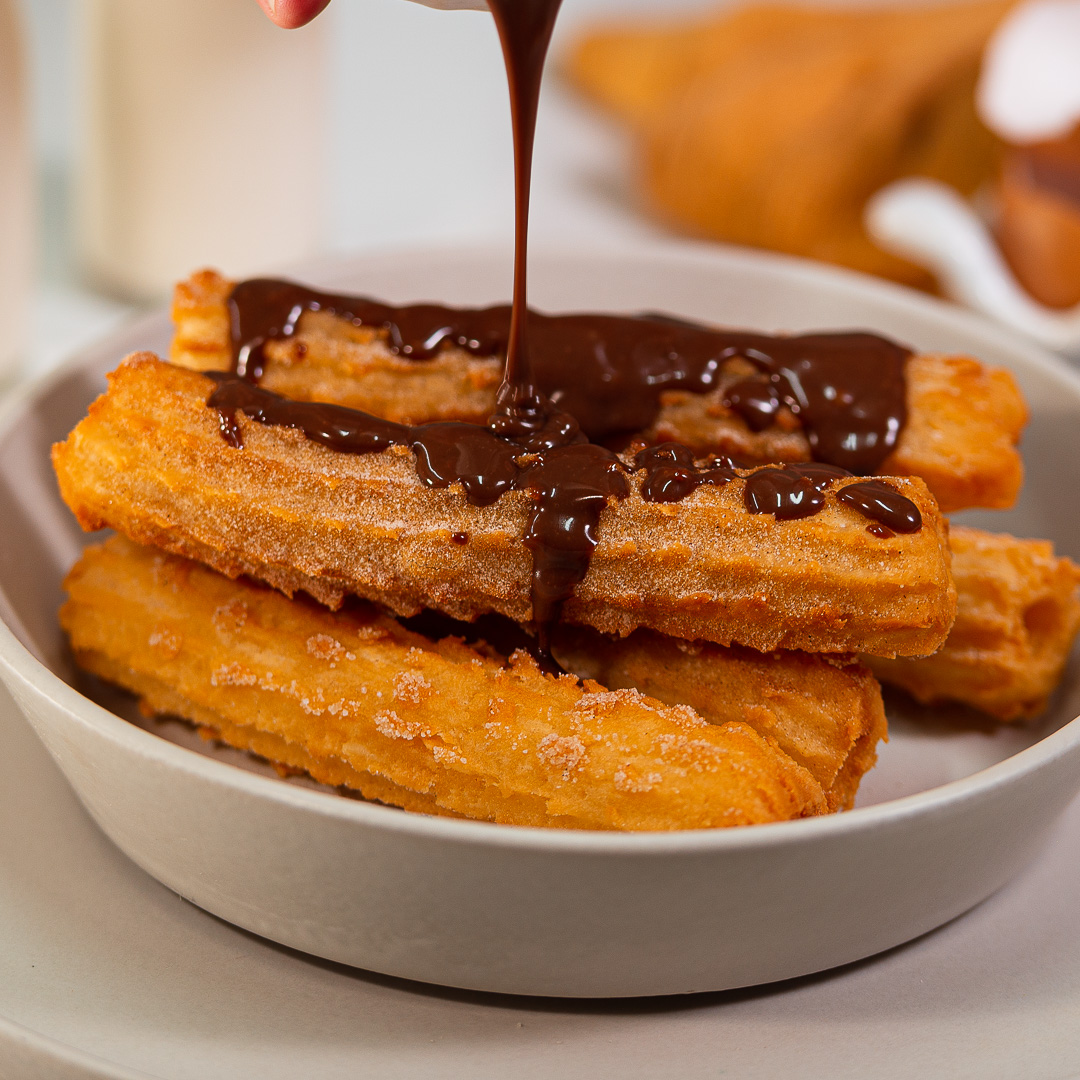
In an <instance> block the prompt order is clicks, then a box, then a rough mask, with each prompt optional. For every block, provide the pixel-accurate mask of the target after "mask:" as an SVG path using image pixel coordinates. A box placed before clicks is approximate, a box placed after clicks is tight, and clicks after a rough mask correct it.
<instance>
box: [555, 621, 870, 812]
mask: <svg viewBox="0 0 1080 1080" xmlns="http://www.w3.org/2000/svg"><path fill="white" fill-rule="evenodd" d="M552 651H553V652H554V654H555V657H556V659H557V660H558V661H559V663H560V664H562V666H563V667H564V668H566V670H567V671H572V672H574V674H576V675H580V676H583V677H586V678H590V679H595V680H596V681H597V682H601V683H603V684H604V685H605V686H608V687H610V688H611V689H613V690H615V689H620V688H623V687H630V688H633V689H635V690H640V691H641V692H642V693H644V694H648V695H649V696H650V697H654V698H656V699H657V700H659V701H664V702H667V703H668V704H685V705H688V706H690V708H692V709H694V710H695V711H696V712H698V713H699V714H700V715H701V716H703V717H704V718H705V719H706V720H708V721H709V722H710V723H713V724H722V723H726V722H728V721H731V720H743V721H745V722H746V723H749V724H750V725H751V726H752V727H753V728H754V730H755V731H757V732H758V733H759V734H761V735H764V736H766V737H771V738H773V739H775V740H776V743H777V745H778V746H779V747H780V749H781V750H783V751H784V753H786V754H787V755H788V756H789V757H791V758H792V759H793V760H794V761H796V762H798V763H799V764H800V765H802V766H803V767H804V768H806V769H807V770H809V772H810V773H811V775H813V777H814V778H815V779H816V780H817V781H818V782H819V783H820V784H821V786H822V788H823V789H824V791H825V798H826V802H827V803H828V806H829V809H830V810H838V809H843V810H847V809H850V808H851V806H852V804H853V803H854V801H855V793H856V791H857V790H858V787H859V781H860V780H861V779H862V777H863V775H864V774H865V773H866V771H867V770H868V769H869V768H871V767H872V766H873V764H874V762H875V761H876V760H877V744H878V742H879V741H880V740H881V739H883V738H885V737H886V734H885V733H886V722H885V709H884V706H883V705H882V702H881V688H880V687H879V686H878V684H877V680H876V679H875V678H874V677H873V675H871V674H870V672H869V671H867V669H866V668H865V667H864V666H863V665H862V664H860V663H859V662H858V661H856V660H855V659H854V658H852V657H843V656H840V657H833V656H821V655H815V654H812V653H799V652H775V653H759V652H755V651H754V650H753V649H744V648H740V647H738V646H732V647H730V648H724V647H723V646H720V645H712V644H709V643H707V642H700V641H698V642H688V641H679V640H677V639H675V638H670V637H665V636H664V635H662V634H654V633H651V632H650V631H647V630H638V631H636V632H635V633H633V634H631V635H630V636H629V637H627V638H624V639H622V640H621V641H619V640H613V639H611V638H605V637H603V636H602V635H600V634H597V633H595V632H593V631H590V630H585V629H582V628H579V627H562V628H560V630H559V632H558V633H557V634H556V637H555V640H554V642H553V645H552Z"/></svg>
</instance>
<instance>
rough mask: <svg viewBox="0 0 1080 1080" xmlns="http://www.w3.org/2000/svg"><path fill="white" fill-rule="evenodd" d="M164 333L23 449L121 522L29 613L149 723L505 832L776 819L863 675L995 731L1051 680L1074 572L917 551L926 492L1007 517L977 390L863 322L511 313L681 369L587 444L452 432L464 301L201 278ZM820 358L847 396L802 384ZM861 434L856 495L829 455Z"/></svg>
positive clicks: (483, 430) (837, 752) (494, 359)
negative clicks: (846, 359)
mask: <svg viewBox="0 0 1080 1080" xmlns="http://www.w3.org/2000/svg"><path fill="white" fill-rule="evenodd" d="M298 298H299V299H298ZM358 313H362V314H358ZM174 316H175V320H176V336H175V340H174V344H173V352H172V363H166V362H164V361H162V360H159V359H157V358H156V357H153V356H151V355H150V354H136V355H135V356H133V357H130V358H128V359H127V360H126V361H125V362H124V363H122V364H121V365H120V367H119V368H118V369H117V370H116V371H115V372H113V373H112V375H111V376H110V379H109V389H108V390H107V392H106V393H105V394H103V395H102V396H101V397H100V398H99V399H98V400H97V401H96V402H94V403H93V405H91V407H90V410H89V414H88V416H87V417H86V418H85V419H84V420H83V421H82V422H81V423H80V424H79V425H78V426H77V427H76V428H75V429H74V431H73V432H72V433H71V435H70V436H69V438H68V439H67V440H66V441H65V442H64V443H60V444H58V445H57V446H56V447H55V448H54V455H53V460H54V464H55V468H56V472H57V477H58V479H59V483H60V490H61V493H62V495H63V497H64V500H65V501H66V503H67V504H68V506H69V507H70V508H71V509H72V511H73V512H74V513H75V515H76V517H77V518H78V520H79V522H80V523H81V524H82V526H83V527H84V528H85V529H87V530H94V529H99V528H103V527H108V528H111V529H114V530H115V531H116V532H117V533H119V534H120V535H119V536H115V537H113V538H112V539H109V540H107V541H106V542H105V543H103V544H100V545H98V546H95V547H92V548H90V549H88V550H87V551H86V553H85V554H84V555H83V557H82V559H80V561H79V562H78V563H77V564H76V566H75V567H74V569H73V570H72V571H71V573H70V574H69V576H68V579H67V582H66V588H67V593H68V600H67V603H66V604H65V605H64V607H63V609H62V611H61V623H62V625H63V627H64V629H65V631H66V632H67V634H68V636H69V639H70V642H71V646H72V649H73V652H74V655H75V657H76V660H77V662H78V663H79V664H80V666H81V667H83V668H84V669H85V670H87V671H89V672H91V673H93V674H95V675H97V676H100V677H101V678H104V679H106V680H108V681H110V682H113V683H115V684H117V685H119V686H122V687H124V688H126V689H128V690H130V691H132V692H133V693H134V694H136V695H137V696H138V697H139V699H140V702H141V704H142V707H143V708H144V710H145V711H147V712H148V713H150V714H169V715H174V716H179V717H182V718H184V719H186V720H188V721H189V722H191V723H193V724H195V725H196V726H197V727H198V728H199V730H200V731H202V732H203V733H204V734H205V735H206V736H207V737H208V738H212V739H218V740H221V741H223V742H225V743H228V744H230V745H232V746H234V747H239V748H241V749H245V750H248V751H250V752H252V753H253V754H256V755H258V756H260V757H262V758H265V759H267V760H269V761H271V762H273V763H275V764H276V765H277V766H278V768H279V769H280V770H281V771H282V772H283V773H289V772H296V771H301V772H305V773H307V774H309V775H310V776H312V777H313V778H315V779H316V780H318V781H320V782H322V783H325V784H328V785H332V786H338V787H343V788H348V789H351V790H352V791H355V792H358V793H359V794H360V795H362V796H364V797H365V798H369V799H373V800H377V801H380V802H383V803H386V804H389V805H392V806H398V807H402V808H404V809H406V810H410V811H416V812H422V813H429V814H443V815H450V816H463V817H468V818H473V819H478V820H484V821H493V822H501V823H508V824H518V825H533V826H557V827H567V828H586V829H632V830H668V829H686V828H713V827H720V826H729V825H743V824H755V823H763V822H774V821H782V820H790V819H793V818H799V817H806V816H811V815H816V814H822V813H829V812H833V811H837V810H842V809H846V808H849V807H850V806H851V805H852V804H853V801H854V798H855V794H856V792H857V790H858V786H859V782H860V780H861V778H862V776H863V775H864V773H865V772H866V771H867V769H869V768H870V767H871V766H872V765H873V764H874V761H875V760H876V746H877V744H878V742H879V741H880V739H882V738H883V737H884V736H885V728H886V725H885V714H884V710H883V706H882V699H881V690H880V686H879V685H878V682H877V678H875V675H876V676H877V677H878V678H881V679H883V680H888V681H892V682H895V683H897V684H899V685H901V686H904V687H905V688H907V689H908V690H910V691H911V692H912V693H913V694H914V695H915V696H916V697H918V698H920V699H921V700H927V701H936V700H939V699H943V698H951V699H954V700H959V701H961V702H964V703H967V704H970V705H973V706H975V707H978V708H982V709H985V710H987V711H989V712H991V713H992V714H994V715H996V716H999V717H1000V718H1002V719H1015V718H1019V717H1026V716H1030V715H1031V714H1032V713H1033V712H1035V711H1037V710H1038V709H1039V708H1040V707H1041V706H1042V704H1043V703H1044V702H1045V699H1046V697H1047V695H1048V694H1049V693H1050V692H1051V691H1052V689H1053V687H1054V685H1055V684H1056V681H1057V680H1058V679H1059V678H1060V673H1061V670H1062V666H1063V664H1064V662H1065V658H1066V656H1067V653H1068V651H1069V648H1070V646H1071V642H1072V638H1073V635H1074V634H1075V632H1076V630H1077V627H1078V624H1080V599H1078V597H1077V588H1078V585H1080V570H1078V568H1077V567H1076V566H1075V565H1074V564H1072V563H1071V562H1069V561H1068V560H1067V559H1061V558H1056V557H1055V556H1054V554H1053V552H1052V551H1051V550H1050V547H1049V545H1048V544H1044V543H1040V542H1036V541H1022V540H1014V539H1012V538H1011V537H1004V536H997V537H991V536H988V535H987V534H984V533H980V532H977V531H975V530H953V533H952V540H951V541H950V532H949V528H948V522H947V520H946V519H945V518H944V517H943V516H942V513H941V510H940V509H939V505H938V504H942V505H943V506H944V507H945V508H947V509H949V510H954V509H960V508H963V507H965V506H977V505H981V506H1007V505H1009V504H1011V502H1012V501H1013V500H1014V499H1015V497H1016V494H1017V491H1018V489H1019V486H1020V483H1021V479H1022V472H1021V466H1020V459H1019V455H1018V454H1017V451H1016V443H1017V440H1018V438H1019V435H1020V430H1021V428H1022V425H1023V423H1024V420H1025V409H1024V405H1023V402H1022V399H1021V398H1020V395H1019V392H1018V390H1017V389H1016V387H1015V385H1014V383H1013V382H1012V379H1011V378H1010V376H1009V375H1008V374H1007V373H1005V372H1001V371H992V370H988V369H986V368H985V367H983V366H982V365H981V364H979V363H978V362H976V361H974V360H971V359H969V358H964V357H946V356H918V355H909V354H908V353H907V352H906V351H905V350H903V349H901V348H900V347H899V346H894V345H892V344H891V343H887V342H884V341H882V340H880V339H875V340H874V341H867V340H864V339H866V338H868V337H869V336H868V335H862V336H858V335H856V336H853V337H852V338H851V339H850V340H849V339H842V340H841V339H838V340H836V341H834V340H832V339H829V340H825V339H824V338H822V339H820V340H819V339H811V338H805V339H795V338H792V339H775V342H774V343H773V345H770V344H769V342H768V341H767V340H766V339H764V338H763V337H756V338H753V340H752V341H751V340H750V338H749V337H748V336H746V335H743V336H742V337H740V336H739V335H734V336H732V334H728V335H727V336H726V337H724V336H723V335H722V333H721V332H720V331H712V330H711V329H710V328H706V327H701V326H696V325H693V324H687V323H682V322H679V321H678V320H671V319H667V318H666V317H660V316H655V317H648V318H642V319H640V320H635V319H631V318H626V319H618V318H613V317H593V316H567V317H548V316H535V317H534V318H535V319H536V320H537V321H538V324H539V321H540V320H546V321H545V322H544V323H543V326H542V329H541V331H540V334H541V337H542V336H543V334H548V341H549V342H550V343H552V344H551V349H552V355H554V354H555V353H557V352H559V350H562V352H563V353H565V356H566V357H569V360H568V361H567V363H566V365H565V366H566V368H567V369H570V368H573V369H575V370H577V369H582V370H581V378H582V379H583V380H584V381H585V382H586V383H588V379H589V372H588V371H587V370H583V369H584V368H587V367H588V363H585V362H584V361H582V359H581V358H582V357H586V359H588V357H591V356H594V355H599V353H600V352H602V353H603V357H604V362H605V363H613V364H615V365H616V367H618V364H619V356H620V355H621V354H620V352H619V350H620V349H624V350H625V349H631V350H633V348H634V342H635V341H636V340H637V341H639V343H640V341H644V340H646V339H648V340H651V341H654V342H658V343H659V344H657V345H656V349H657V353H656V355H654V356H652V357H651V359H649V360H648V362H647V363H643V364H642V365H641V371H642V372H645V373H646V375H647V378H648V379H651V380H652V383H649V384H648V385H650V386H651V385H653V384H655V383H656V382H657V381H658V380H659V382H660V383H661V384H663V378H662V377H661V376H659V375H658V374H657V372H658V370H659V369H658V368H657V366H656V363H654V362H653V361H656V358H657V356H659V355H660V353H661V352H662V353H663V355H664V356H666V357H668V358H669V359H670V358H674V359H672V360H671V362H672V364H673V366H675V367H678V370H679V371H680V372H682V371H684V369H685V368H686V367H687V365H686V364H685V363H682V360H685V359H686V357H688V356H689V357H691V358H694V357H697V358H698V359H701V360H702V367H701V370H702V371H705V372H707V375H708V377H707V378H701V379H699V380H698V382H697V383H696V384H694V385H693V386H688V385H687V383H686V380H685V379H683V382H682V383H681V384H677V383H672V382H669V383H667V384H664V385H663V386H661V389H660V390H657V391H656V392H655V394H653V396H652V397H647V396H646V395H644V391H643V390H642V387H644V386H645V385H646V381H647V380H646V375H642V376H641V377H640V378H639V380H638V385H637V393H638V396H637V398H634V391H633V387H630V388H629V389H627V390H626V396H627V400H630V401H632V402H636V406H635V409H630V410H628V411H625V413H624V414H620V415H622V419H621V420H619V422H618V423H619V424H621V425H622V426H621V427H619V429H618V430H615V427H617V426H618V425H616V422H615V421H614V420H612V419H611V415H612V414H610V413H609V412H607V411H603V412H602V414H599V413H598V414H597V416H592V415H590V414H589V412H588V410H587V409H586V408H584V407H583V408H582V412H581V415H582V417H583V421H582V427H583V428H585V429H586V434H588V435H589V436H590V437H591V438H592V440H593V441H586V439H585V436H584V435H577V434H574V432H573V431H572V432H571V436H570V437H569V444H568V445H563V446H561V448H560V449H558V450H552V449H550V447H549V446H548V445H547V444H546V443H543V442H536V441H534V442H532V443H529V444H528V445H525V444H524V443H523V444H521V445H518V444H516V443H511V444H510V449H507V444H506V443H504V442H498V439H502V438H504V436H502V435H498V436H496V435H494V434H492V431H493V430H494V428H493V427H492V426H490V425H488V426H485V424H484V419H485V417H487V416H488V415H489V414H491V413H492V411H493V408H494V404H495V391H496V387H497V385H498V372H499V364H500V362H499V359H498V354H499V352H500V349H501V347H502V344H501V343H500V342H499V340H498V334H497V333H495V334H494V336H492V335H490V334H488V331H489V330H490V328H491V327H496V328H498V327H499V326H501V325H502V320H503V313H502V312H501V311H499V310H497V309H491V310H485V311H455V310H454V309H442V308H435V307H432V306H427V307H424V308H409V309H404V308H402V309H390V308H387V307H386V306H385V305H376V304H375V303H374V302H373V301H365V300H361V299H359V298H347V297H330V296H327V295H325V294H315V293H312V292H311V291H310V290H303V289H300V288H299V287H296V286H291V285H289V284H287V283H274V282H262V283H260V282H254V283H244V284H242V285H240V286H234V285H233V284H232V283H231V282H228V281H226V280H224V279H223V278H221V277H219V276H218V275H216V274H212V273H209V272H206V273H203V274H199V275H195V276H194V277H193V278H192V279H191V280H189V281H188V282H185V283H183V284H181V285H180V286H179V287H178V289H177V294H176V303H175V307H174ZM444 323H445V326H444ZM433 326H434V327H437V328H439V335H441V337H440V338H439V339H438V340H436V338H435V337H433V335H432V327H433ZM455 328H456V329H455ZM598 335H599V336H600V337H602V338H603V343H604V349H603V350H599V351H598V350H597V349H596V348H595V343H596V340H597V337H598ZM635 335H639V337H638V338H635ZM650 335H651V336H650ZM627 343H629V344H627ZM774 346H775V347H774ZM848 348H850V349H853V350H855V352H854V353H852V355H853V356H854V355H856V353H857V358H865V356H866V355H869V354H867V353H866V350H867V349H871V350H877V352H875V353H874V355H875V356H877V357H879V358H881V359H882V361H883V362H885V361H887V362H888V364H891V365H892V367H891V368H890V370H892V371H894V373H895V374H896V376H897V379H898V380H899V381H898V382H897V380H896V379H894V384H895V385H894V386H893V398H892V399H890V400H891V404H890V405H889V408H888V409H886V408H885V407H884V405H883V404H882V401H879V400H877V398H875V397H873V394H874V391H873V389H872V387H871V388H870V389H867V388H866V387H862V384H861V383H859V382H858V380H857V379H856V380H855V381H850V382H849V383H848V384H844V383H843V379H844V378H845V377H847V376H845V375H844V370H846V369H844V370H842V366H841V367H835V366H834V367H830V366H829V365H830V364H832V363H833V361H834V359H835V356H834V352H835V351H836V350H839V351H840V352H841V353H842V352H843V350H844V349H848ZM710 349H711V350H712V351H710ZM582 350H584V351H582ZM590 350H591V351H590ZM665 350H666V351H665ZM680 350H681V352H680ZM640 351H641V350H640V348H638V349H637V350H636V352H634V353H633V355H634V356H636V357H637V360H640V355H639V354H640ZM560 355H562V353H560ZM627 355H628V356H629V355H630V353H627ZM564 359H565V357H564ZM537 361H538V362H539V363H540V367H539V369H538V370H539V371H540V378H541V379H542V380H543V379H544V378H547V379H548V381H549V383H551V386H550V387H548V392H550V393H551V395H552V399H553V400H555V401H559V400H564V399H566V398H567V395H569V394H571V393H572V390H571V389H570V388H567V389H565V390H561V389H560V386H559V385H556V384H557V383H558V377H557V373H556V372H555V368H552V369H550V370H548V371H547V374H546V375H545V369H544V367H543V356H537ZM590 362H591V361H590ZM635 362H636V361H635ZM800 365H801V366H800ZM619 372H620V377H625V379H626V380H627V385H628V386H629V383H630V382H632V380H631V377H630V363H629V361H627V363H626V365H625V366H624V368H620V369H619ZM823 372H828V373H829V374H828V379H829V380H832V381H831V382H828V386H833V385H834V384H836V385H848V386H849V388H854V389H852V392H851V393H848V394H846V396H845V395H844V394H841V395H839V397H838V396H837V395H836V394H833V395H832V397H831V398H830V396H829V394H828V393H825V394H823V395H819V397H815V393H816V391H815V389H814V388H815V386H816V385H818V384H822V385H824V383H822V380H824V379H825V375H823V374H822V373H823ZM800 373H801V374H800ZM680 377H682V376H680ZM815 380H817V382H815ZM826 381H827V380H826ZM665 386H666V388H664V387H665ZM860 387H862V388H861V389H860ZM796 391H798V392H796ZM650 393H652V391H650ZM852 394H854V395H855V397H858V394H863V395H864V400H849V399H852ZM897 394H898V395H899V397H897ZM800 395H801V396H800ZM833 398H837V400H839V399H840V398H843V399H844V401H845V402H846V404H843V409H847V412H846V413H843V415H842V416H841V415H840V414H838V413H835V410H834V412H828V410H826V409H825V406H824V405H823V404H822V402H823V401H825V400H826V399H827V400H830V401H831V400H832V399H833ZM841 411H842V410H841ZM826 414H827V415H826ZM838 417H839V418H838ZM867 417H870V418H871V419H870V420H867V419H866V418H867ZM605 418H606V419H605ZM871 421H873V422H871ZM492 423H494V422H492ZM605 424H606V425H607V426H606V427H604V425H605ZM844 424H847V425H848V426H849V427H850V429H851V430H850V431H849V430H847V429H846V428H845V427H844ZM634 425H637V426H636V427H635V426H634ZM875 425H876V426H875ZM601 428H603V430H602V431H601V430H600V429H601ZM575 430H576V429H575ZM837 432H839V434H840V435H842V436H843V437H842V438H833V436H835V435H837ZM541 435H543V433H541ZM560 437H564V436H560ZM672 440H675V441H672ZM565 441H566V439H565V437H564V442H565ZM856 444H857V445H858V446H859V447H860V448H861V449H859V451H858V452H859V454H860V455H861V456H859V458H858V461H859V465H860V467H859V471H860V472H861V473H863V474H864V475H862V476H860V475H852V472H851V471H850V470H849V469H847V468H846V467H841V465H840V464H839V463H838V462H837V460H836V459H837V458H838V456H842V455H843V454H848V453H854V451H852V449H851V448H852V447H853V446H856ZM560 455H561V456H560ZM845 460H847V459H846V458H845ZM568 462H570V463H576V464H575V468H579V466H580V469H579V472H577V473H573V475H571V474H570V473H567V472H566V471H565V470H566V468H567V467H568V465H567V463H568ZM781 463H783V464H781ZM849 464H850V462H849ZM560 470H562V471H560ZM866 474H872V475H873V476H874V477H875V478H874V479H872V480H868V479H865V475H866ZM568 476H569V477H570V479H567V477H568Z"/></svg>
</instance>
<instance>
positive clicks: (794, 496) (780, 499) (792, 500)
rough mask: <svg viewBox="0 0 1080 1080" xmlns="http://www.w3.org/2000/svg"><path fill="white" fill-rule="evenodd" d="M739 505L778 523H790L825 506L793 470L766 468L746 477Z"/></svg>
mask: <svg viewBox="0 0 1080 1080" xmlns="http://www.w3.org/2000/svg"><path fill="white" fill-rule="evenodd" d="M743 504H744V505H745V506H746V509H747V510H749V511H750V513H751V514H772V515H773V517H775V518H777V519H778V520H780V521H792V520H794V519H795V518H806V517H812V516H813V515H814V514H816V513H819V512H820V511H821V510H822V509H823V508H824V506H825V495H824V493H823V492H822V491H821V489H820V488H818V487H817V486H816V485H815V484H814V483H813V482H812V481H811V480H810V478H809V477H807V476H804V475H803V474H802V473H800V472H798V471H796V470H795V469H791V468H784V469H773V468H767V469H758V470H757V472H754V473H751V474H750V475H749V476H748V477H747V478H746V487H745V488H744V489H743Z"/></svg>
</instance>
